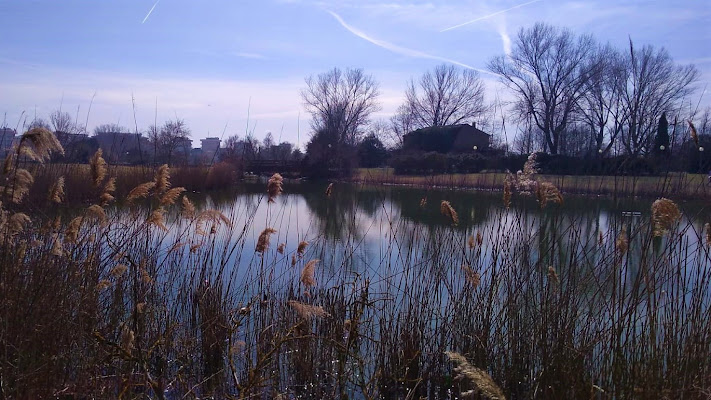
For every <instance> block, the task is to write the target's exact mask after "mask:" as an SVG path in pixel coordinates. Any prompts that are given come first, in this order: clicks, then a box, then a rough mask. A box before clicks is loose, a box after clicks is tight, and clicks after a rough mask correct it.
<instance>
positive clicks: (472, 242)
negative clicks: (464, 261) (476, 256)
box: [467, 235, 475, 249]
mask: <svg viewBox="0 0 711 400" xmlns="http://www.w3.org/2000/svg"><path fill="white" fill-rule="evenodd" d="M467 245H468V246H469V248H470V249H473V248H474V245H475V243H474V235H469V239H467Z"/></svg>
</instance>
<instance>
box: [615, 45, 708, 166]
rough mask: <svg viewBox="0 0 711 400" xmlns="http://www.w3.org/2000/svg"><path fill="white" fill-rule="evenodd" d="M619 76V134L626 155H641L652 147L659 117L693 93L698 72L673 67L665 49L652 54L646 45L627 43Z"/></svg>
mask: <svg viewBox="0 0 711 400" xmlns="http://www.w3.org/2000/svg"><path fill="white" fill-rule="evenodd" d="M620 73H621V77H620V78H619V79H618V84H619V85H620V88H619V90H620V92H621V96H622V106H623V107H624V112H625V113H626V116H627V119H626V124H625V129H624V130H623V132H622V141H623V144H624V149H625V151H626V152H627V153H628V154H634V155H637V154H643V153H646V152H648V151H649V150H650V147H651V145H652V144H653V141H654V132H655V130H656V128H657V121H658V120H659V117H660V116H661V115H662V113H663V112H665V111H672V110H673V109H675V108H677V107H678V103H679V102H680V101H682V100H683V99H684V98H685V97H687V96H689V95H690V94H691V93H693V91H694V85H693V84H694V82H696V80H697V79H698V77H699V71H698V70H697V69H696V67H694V66H693V65H683V66H679V65H676V64H674V61H673V60H672V58H671V56H670V55H669V53H668V52H667V51H666V50H665V49H664V48H660V49H659V50H656V51H655V50H654V47H652V46H650V45H647V46H643V47H642V48H638V49H636V48H635V47H634V45H633V43H632V40H630V46H629V51H628V52H627V53H626V55H625V56H624V68H623V69H621V71H620Z"/></svg>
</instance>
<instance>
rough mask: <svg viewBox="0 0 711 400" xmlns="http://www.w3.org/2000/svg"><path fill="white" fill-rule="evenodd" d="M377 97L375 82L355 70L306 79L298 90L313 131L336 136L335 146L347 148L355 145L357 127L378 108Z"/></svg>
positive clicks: (358, 129)
mask: <svg viewBox="0 0 711 400" xmlns="http://www.w3.org/2000/svg"><path fill="white" fill-rule="evenodd" d="M378 94H379V90H378V83H377V82H376V81H375V79H374V78H373V77H372V76H370V75H366V74H365V73H364V72H363V70H362V69H359V68H357V69H346V70H345V71H341V70H340V69H339V68H334V69H332V70H330V71H328V72H324V73H322V74H318V75H316V76H309V77H308V78H306V88H304V89H303V90H302V91H301V97H302V99H303V101H304V105H305V106H306V109H307V110H308V111H309V112H310V113H311V117H312V121H311V123H312V127H313V130H314V132H318V131H322V130H324V131H327V132H329V133H330V134H333V135H336V137H337V143H339V144H347V145H355V144H356V143H357V139H358V136H359V135H360V134H361V133H362V132H361V128H362V127H364V126H366V125H367V124H368V118H369V117H370V115H371V114H372V113H373V112H375V111H378V110H379V109H380V106H379V104H378V102H377V98H378Z"/></svg>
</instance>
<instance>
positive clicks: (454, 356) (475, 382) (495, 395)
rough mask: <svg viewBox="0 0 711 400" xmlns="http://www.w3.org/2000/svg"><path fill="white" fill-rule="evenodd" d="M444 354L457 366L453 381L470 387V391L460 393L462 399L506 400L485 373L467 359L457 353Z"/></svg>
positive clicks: (448, 352)
mask: <svg viewBox="0 0 711 400" xmlns="http://www.w3.org/2000/svg"><path fill="white" fill-rule="evenodd" d="M445 354H446V355H447V357H449V359H450V360H451V361H453V362H454V363H455V364H457V367H455V368H454V372H456V377H455V378H454V380H458V381H464V382H467V383H469V384H470V385H471V386H472V389H470V390H467V391H465V392H462V398H472V399H473V398H477V397H475V396H477V395H479V396H481V397H483V398H485V399H497V400H506V396H504V392H503V391H502V390H501V388H500V387H499V386H498V385H497V384H496V382H494V380H493V379H491V376H490V375H489V374H487V373H486V371H484V370H481V369H479V368H476V367H475V366H473V365H471V364H469V362H468V361H467V359H466V358H464V356H463V355H461V354H459V353H455V352H452V351H447V352H445Z"/></svg>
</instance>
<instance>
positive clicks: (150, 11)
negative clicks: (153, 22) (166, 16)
mask: <svg viewBox="0 0 711 400" xmlns="http://www.w3.org/2000/svg"><path fill="white" fill-rule="evenodd" d="M158 3H160V0H156V2H155V3H154V4H153V7H151V9H150V10H149V11H148V14H146V17H145V18H143V21H141V24H144V23H146V21H147V20H148V17H150V16H151V13H153V10H154V9H155V8H156V6H157V5H158Z"/></svg>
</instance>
